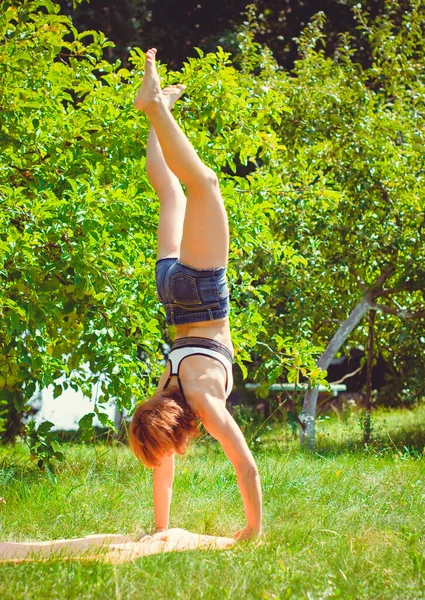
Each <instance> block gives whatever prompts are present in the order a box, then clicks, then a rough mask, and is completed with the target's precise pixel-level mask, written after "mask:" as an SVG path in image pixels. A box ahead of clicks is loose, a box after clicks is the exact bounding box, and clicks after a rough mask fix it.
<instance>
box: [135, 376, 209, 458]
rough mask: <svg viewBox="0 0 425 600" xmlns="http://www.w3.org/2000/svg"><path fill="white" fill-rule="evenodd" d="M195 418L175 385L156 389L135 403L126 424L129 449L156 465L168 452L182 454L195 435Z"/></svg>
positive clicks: (196, 426) (196, 422) (196, 423)
mask: <svg viewBox="0 0 425 600" xmlns="http://www.w3.org/2000/svg"><path fill="white" fill-rule="evenodd" d="M198 433H199V431H198V420H197V417H196V415H195V414H194V413H193V412H192V411H191V409H190V407H189V405H188V404H187V402H186V400H185V399H184V398H183V395H182V393H181V392H180V390H179V388H178V387H174V386H173V387H171V388H167V389H166V390H163V391H162V392H157V393H156V394H155V395H154V396H152V398H149V400H147V401H146V402H145V403H143V404H139V406H138V407H137V408H136V411H135V413H134V415H133V418H132V420H131V424H130V448H131V451H132V452H133V454H134V455H135V456H136V457H137V458H138V459H139V460H140V461H141V462H142V463H143V464H144V465H146V466H147V467H149V468H153V467H157V466H158V465H159V464H160V463H161V459H162V458H163V457H164V456H165V455H167V454H170V453H171V452H176V453H177V454H183V453H184V451H185V449H186V446H187V442H188V440H189V439H191V438H194V437H196V436H197V435H198Z"/></svg>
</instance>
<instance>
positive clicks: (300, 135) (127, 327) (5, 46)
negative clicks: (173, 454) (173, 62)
mask: <svg viewBox="0 0 425 600" xmlns="http://www.w3.org/2000/svg"><path fill="white" fill-rule="evenodd" d="M389 6H390V8H389V10H388V11H387V14H385V15H384V16H383V17H381V18H380V19H379V20H377V21H376V22H369V20H368V17H367V15H365V14H363V13H361V12H360V11H359V10H358V11H357V18H358V22H359V27H360V28H361V30H362V31H363V32H364V35H365V36H367V38H368V43H369V44H370V45H371V47H372V49H373V63H372V65H371V66H370V68H368V69H362V67H361V66H360V65H358V64H356V62H355V61H354V58H353V55H354V51H353V48H352V46H351V40H350V37H349V36H348V35H345V36H341V40H340V46H339V48H338V51H337V53H336V54H335V56H334V57H333V58H329V57H326V56H325V54H324V52H323V49H322V46H323V44H324V42H325V37H324V34H323V29H322V28H323V23H324V18H325V17H324V16H323V15H322V14H319V15H317V17H316V18H315V19H314V20H313V21H312V22H311V23H310V25H309V26H308V27H307V28H306V29H305V31H304V33H303V34H302V35H301V37H300V39H299V52H300V54H299V60H298V61H297V63H296V65H295V68H294V70H293V72H292V73H287V72H285V71H283V70H281V69H280V68H279V67H278V66H277V64H276V63H275V61H274V60H273V57H272V55H271V53H270V51H269V50H268V49H267V48H266V47H262V46H260V45H258V44H257V43H256V42H255V41H254V37H253V35H252V27H253V24H252V19H253V17H252V15H251V17H250V19H251V22H248V24H247V25H246V26H244V27H243V28H242V29H241V31H240V32H239V35H238V44H239V47H240V55H239V56H238V57H237V59H236V62H235V65H234V64H232V62H231V60H230V55H229V54H228V53H226V52H224V51H223V50H222V49H221V48H218V50H217V52H216V53H213V54H207V55H203V53H202V51H199V52H198V53H199V58H196V59H195V58H191V59H188V61H187V62H186V63H185V64H184V67H183V69H182V70H181V72H178V73H177V72H172V71H169V72H168V71H167V69H166V67H165V66H164V65H162V66H161V68H160V73H161V76H162V80H163V83H164V84H166V83H172V82H176V81H181V82H184V83H186V84H187V86H188V88H187V89H188V94H187V96H186V97H185V98H184V99H183V100H182V101H181V102H180V103H179V104H178V106H177V107H176V113H175V114H176V117H177V119H178V120H179V122H180V123H181V125H182V127H183V128H184V130H185V131H186V132H187V135H188V136H189V138H190V139H191V140H192V142H193V143H194V145H195V147H196V148H197V149H198V150H199V153H200V154H201V156H202V158H203V159H204V160H205V161H206V162H207V163H208V164H210V165H211V166H213V167H214V168H215V170H216V171H217V172H218V174H219V175H220V179H221V186H222V190H223V194H224V197H225V200H226V206H227V210H228V214H229V218H230V224H231V255H230V265H229V278H230V284H231V291H232V327H233V335H234V344H235V347H236V350H237V353H236V355H237V360H238V362H239V364H240V367H241V369H242V371H243V374H244V376H247V373H248V369H249V376H250V378H252V379H256V380H258V381H260V382H262V383H263V382H265V381H267V382H268V383H273V382H274V381H276V380H279V379H283V378H288V379H289V380H291V381H295V382H296V381H299V379H300V378H301V377H303V378H306V379H309V380H310V381H311V383H312V384H316V383H320V382H322V381H323V377H324V373H323V372H321V371H320V370H318V369H317V368H316V367H315V361H316V358H317V356H318V355H319V354H320V352H321V348H322V347H323V346H324V344H325V343H326V342H327V340H328V339H329V337H330V335H331V334H332V333H333V331H334V329H335V322H338V321H340V320H341V319H343V318H345V317H346V315H347V313H348V312H349V311H350V309H351V308H352V307H353V306H354V305H355V304H356V302H357V301H358V299H359V297H361V295H362V294H363V293H364V292H365V290H367V289H370V288H371V287H373V286H374V285H375V282H376V281H377V278H378V277H379V275H380V274H381V273H382V272H383V270H384V271H385V270H387V272H388V277H387V281H386V283H385V286H386V287H385V288H384V287H383V286H381V288H380V289H379V290H377V291H378V292H380V294H381V296H382V299H381V301H380V303H379V304H378V302H377V307H376V308H377V310H378V311H379V315H378V317H377V320H376V323H377V329H378V339H379V347H380V350H381V351H383V352H384V353H386V355H387V356H390V355H391V356H393V355H395V359H394V360H396V361H397V360H398V366H402V365H403V364H404V363H405V362H406V361H407V358H406V355H405V353H404V354H403V352H402V350H403V348H404V347H405V346H406V345H407V346H408V347H409V348H410V349H411V352H412V353H416V356H417V360H421V361H422V364H423V363H424V361H423V358H424V344H423V343H422V342H420V341H419V340H418V336H417V332H416V331H415V327H413V326H410V323H413V321H412V320H410V321H409V318H410V319H412V317H414V316H418V315H419V316H420V314H421V311H422V307H423V303H424V287H425V286H424V282H425V279H424V273H425V272H424V270H423V268H422V266H421V265H423V263H424V259H425V256H424V248H425V244H424V211H425V204H424V202H425V200H424V189H425V186H424V182H423V173H424V171H423V168H424V154H425V153H424V148H425V143H424V135H425V121H424V100H423V99H424V97H425V94H424V92H425V89H424V77H423V75H424V68H425V61H424V47H423V44H424V41H423V36H422V34H421V31H422V29H421V28H422V27H423V23H424V16H423V11H421V7H420V2H417V1H416V0H415V2H412V3H411V10H410V11H407V12H405V13H403V15H402V19H403V23H404V27H402V28H398V29H395V28H394V27H393V21H392V19H393V18H396V17H397V18H398V17H399V16H400V15H399V13H397V15H395V16H394V14H393V12H394V11H397V6H398V5H397V3H395V2H391V3H389ZM1 9H2V10H1V17H0V29H1V32H2V42H1V46H0V58H1V60H0V78H1V79H0V81H1V88H0V89H1V91H0V105H1V108H2V116H1V138H0V175H1V178H0V180H1V184H0V202H1V213H0V306H1V316H2V319H1V324H0V345H1V348H0V402H1V403H2V404H1V406H0V409H1V410H6V411H7V407H10V406H14V407H15V409H17V410H22V409H23V408H24V406H25V404H26V403H27V401H28V399H29V398H30V397H31V396H32V394H33V393H34V391H35V389H36V387H37V386H38V387H40V388H43V387H46V386H48V385H50V384H53V385H55V386H56V388H55V393H56V394H59V393H60V392H61V389H63V390H66V389H67V387H68V386H71V387H73V388H74V389H78V388H80V389H82V390H83V391H84V392H85V393H87V394H89V395H91V392H92V388H93V385H95V384H96V385H98V386H99V390H100V393H99V395H98V398H97V402H96V408H95V411H94V412H95V413H97V414H99V415H102V403H104V402H106V401H107V400H108V399H109V398H110V397H115V398H116V399H117V401H118V406H119V408H122V407H125V408H131V406H132V405H133V403H134V402H135V401H138V400H140V399H142V398H143V397H144V396H145V395H146V394H147V393H149V391H150V390H151V389H152V386H153V383H154V381H155V380H156V378H157V376H158V374H159V372H160V371H159V369H160V365H159V364H158V360H159V359H161V358H162V341H163V339H164V337H165V336H166V335H167V334H166V331H165V326H164V322H163V320H162V319H161V318H159V321H158V320H157V316H158V315H159V314H160V310H159V304H158V300H157V298H156V293H155V286H154V263H155V247H156V244H155V234H156V225H157V218H158V216H157V215H158V206H157V201H156V197H155V194H154V193H153V190H152V189H151V188H150V186H149V183H148V181H147V178H146V174H145V169H144V165H145V159H144V150H145V140H146V135H147V127H148V124H147V121H146V119H145V118H144V116H143V115H140V114H139V113H137V112H136V111H135V110H134V108H133V103H132V100H133V97H134V95H135V92H136V90H137V88H138V86H139V84H140V80H141V76H142V74H143V68H144V54H143V52H142V51H141V50H140V49H138V48H135V49H133V50H132V52H131V56H130V63H131V65H132V68H131V71H130V70H128V69H126V68H121V65H120V64H119V61H117V62H116V63H114V64H111V63H109V62H107V61H106V60H104V58H103V55H104V50H105V49H106V48H108V47H110V46H111V42H110V41H109V40H107V39H106V37H105V35H104V34H103V33H100V32H96V31H90V32H87V31H86V32H83V33H79V32H78V31H77V30H76V29H75V28H74V27H73V25H72V23H71V21H70V19H69V18H68V17H64V16H62V15H60V14H59V12H58V7H57V5H55V4H54V3H52V2H50V1H48V0H46V1H43V2H40V1H26V2H23V3H20V4H19V5H16V3H12V2H9V1H6V0H3V2H2V3H1ZM236 66H239V67H240V68H239V69H237V68H236ZM377 298H378V296H377ZM402 319H405V321H403V320H402ZM405 323H406V324H405ZM366 334H367V332H366V329H365V328H363V326H360V327H358V329H357V330H356V332H355V334H354V335H353V337H352V339H351V343H364V340H365V338H366ZM308 340H311V341H308ZM409 356H411V354H409ZM403 361H404V362H403ZM60 382H63V383H60ZM103 418H104V417H102V416H101V419H103ZM89 421H90V419H88V420H87V423H86V421H84V423H83V424H86V425H88V430H87V431H88V432H89V431H90V423H91V421H90V422H89ZM87 435H89V433H88V434H87Z"/></svg>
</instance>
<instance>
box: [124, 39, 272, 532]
mask: <svg viewBox="0 0 425 600" xmlns="http://www.w3.org/2000/svg"><path fill="white" fill-rule="evenodd" d="M155 55H156V50H155V49H150V50H148V51H147V53H146V67H145V76H144V79H143V84H142V87H141V89H140V91H139V93H138V94H137V97H136V100H135V103H134V104H135V107H136V108H138V109H139V110H142V111H143V112H145V114H146V115H147V117H148V118H149V120H150V123H151V127H150V131H149V136H148V143H147V155H146V170H147V174H148V177H149V180H150V182H151V185H152V186H153V188H154V189H155V191H156V193H157V195H158V197H159V201H160V218H159V226H158V260H157V264H156V283H157V289H158V294H159V298H160V300H161V302H162V304H163V305H164V308H165V312H166V316H167V323H168V324H169V325H175V327H176V335H175V339H174V342H173V346H172V350H171V352H170V355H169V358H168V363H167V367H166V370H165V372H164V373H163V375H162V376H161V378H160V380H159V384H158V388H157V391H156V393H155V394H154V396H153V397H152V398H150V399H149V400H148V401H147V402H145V403H144V404H140V405H139V406H138V408H137V409H136V411H135V413H134V416H133V419H132V422H131V426H130V446H131V449H132V451H133V453H134V454H135V455H136V456H137V458H138V459H139V460H140V461H141V462H143V463H144V464H145V465H146V466H148V467H153V468H154V471H153V490H154V509H155V525H156V529H157V531H161V530H165V531H166V530H167V529H168V521H169V512H170V502H171V492H172V484H173V478H174V454H176V453H177V454H183V453H184V451H185V449H186V446H187V443H188V440H189V439H190V438H192V437H194V436H195V435H196V434H197V432H198V430H197V417H198V418H199V419H200V420H201V422H202V423H203V425H204V427H205V429H206V430H207V431H208V433H209V434H210V435H211V436H212V437H214V438H215V439H216V440H218V442H219V443H220V444H221V446H222V448H223V450H224V452H225V454H226V456H227V458H228V459H229V460H230V462H231V463H232V464H233V466H234V468H235V470H236V474H237V481H238V486H239V490H240V493H241V496H242V500H243V504H244V508H245V517H246V526H245V527H244V528H243V529H242V530H241V531H239V532H238V533H237V534H235V537H237V538H239V539H244V538H250V537H253V536H255V535H258V534H261V488H260V480H259V476H258V471H257V467H256V464H255V461H254V459H253V456H252V454H251V452H250V450H249V448H248V445H247V443H246V441H245V438H244V436H243V434H242V432H241V430H240V429H239V427H238V425H237V424H236V422H235V421H234V419H233V418H232V416H231V415H230V413H229V412H228V411H227V409H226V405H225V403H226V398H227V397H228V395H229V393H230V391H231V389H232V385H233V379H232V358H233V346H232V340H231V336H230V327H229V318H228V312H229V291H228V287H227V282H226V265H227V260H228V250H229V230H228V223H227V216H226V211H225V208H224V204H223V199H222V197H221V194H220V189H219V186H218V181H217V177H216V175H215V173H214V172H213V171H212V170H211V169H209V168H208V167H206V166H205V165H204V164H203V162H202V161H201V159H200V158H199V156H198V155H197V153H196V151H195V150H194V148H193V147H192V145H191V144H190V142H189V140H188V139H187V137H186V136H185V134H184V133H183V131H182V130H181V129H180V127H179V126H178V124H177V123H176V121H175V120H174V118H173V116H172V114H171V112H170V109H171V108H172V106H173V105H174V103H175V102H176V101H177V100H178V99H179V97H180V96H181V94H182V93H183V91H184V86H182V85H177V86H169V87H167V88H165V89H164V90H161V86H160V81H159V76H158V73H157V70H156V64H155ZM180 182H181V183H183V184H184V185H185V186H186V190H187V198H186V196H185V194H184V192H183V189H182V187H181V184H180Z"/></svg>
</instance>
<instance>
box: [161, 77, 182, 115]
mask: <svg viewBox="0 0 425 600" xmlns="http://www.w3.org/2000/svg"><path fill="white" fill-rule="evenodd" d="M185 89H186V86H185V85H183V84H182V83H179V84H178V85H169V86H167V87H166V88H164V89H163V90H162V99H163V100H164V102H165V106H167V107H168V108H169V109H170V110H171V109H172V108H173V106H174V105H175V103H176V102H177V100H178V99H179V98H180V96H181V95H182V94H183V92H184V91H185Z"/></svg>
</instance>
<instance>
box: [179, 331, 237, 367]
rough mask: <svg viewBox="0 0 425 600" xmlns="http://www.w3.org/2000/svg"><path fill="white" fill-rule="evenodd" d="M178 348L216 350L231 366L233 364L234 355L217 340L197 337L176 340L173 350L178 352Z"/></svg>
mask: <svg viewBox="0 0 425 600" xmlns="http://www.w3.org/2000/svg"><path fill="white" fill-rule="evenodd" d="M177 348H207V349H208V350H215V351H216V352H220V353H221V354H223V356H225V357H226V358H227V360H228V361H229V363H230V364H232V363H233V354H232V353H231V351H230V350H229V348H228V347H227V346H225V345H224V344H222V343H221V342H217V340H212V339H210V338H203V337H195V336H192V337H184V338H179V339H177V340H175V341H174V342H173V345H172V350H177Z"/></svg>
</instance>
